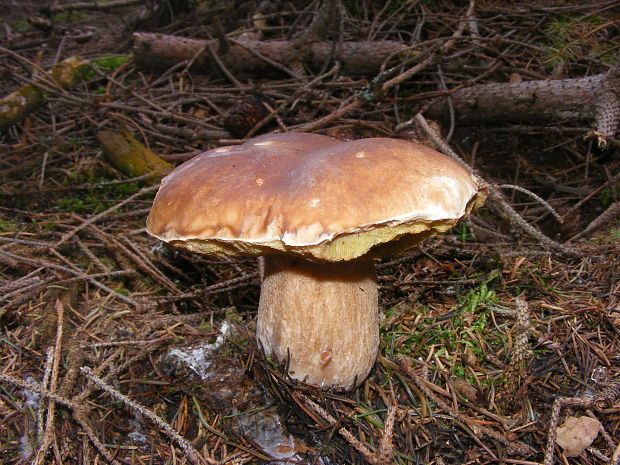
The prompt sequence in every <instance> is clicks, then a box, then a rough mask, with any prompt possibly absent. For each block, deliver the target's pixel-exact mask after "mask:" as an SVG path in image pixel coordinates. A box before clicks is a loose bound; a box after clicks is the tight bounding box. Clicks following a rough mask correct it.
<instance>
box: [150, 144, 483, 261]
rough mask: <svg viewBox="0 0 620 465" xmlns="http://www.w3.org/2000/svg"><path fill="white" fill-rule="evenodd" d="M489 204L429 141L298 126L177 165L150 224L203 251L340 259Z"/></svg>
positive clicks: (396, 246)
mask: <svg viewBox="0 0 620 465" xmlns="http://www.w3.org/2000/svg"><path fill="white" fill-rule="evenodd" d="M483 200H484V193H482V192H481V190H480V187H479V185H478V182H477V181H476V179H475V178H474V176H473V175H472V174H471V173H470V172H469V171H468V170H467V169H466V168H464V167H462V166H461V165H459V164H458V163H456V162H454V161H453V160H451V159H450V158H448V157H446V156H444V155H442V154H440V153H439V152H436V151H435V150H432V149H430V148H428V147H425V146H422V145H417V144H413V143H410V142H406V141H403V140H396V139H386V138H376V139H360V140H355V141H351V142H343V141H340V140H337V139H334V138H331V137H327V136H321V135H317V134H308V133H294V132H293V133H285V134H271V135H266V136H262V137H258V138H255V139H252V140H250V141H248V142H246V143H244V144H242V145H239V146H228V147H220V148H216V149H213V150H209V151H208V152H205V153H203V154H201V155H198V156H197V157H195V158H193V159H192V160H190V161H188V162H186V163H184V164H183V165H181V166H180V167H178V168H177V169H175V170H174V171H173V172H172V173H170V174H169V175H168V176H166V177H165V178H164V179H163V181H162V184H161V187H160V189H159V192H158V193H157V196H156V198H155V201H154V203H153V207H152V209H151V212H150V215H149V218H148V221H147V230H148V232H149V233H150V234H152V235H154V236H156V237H158V238H160V239H162V240H164V241H166V242H170V243H172V244H173V245H175V246H177V247H181V248H185V249H189V250H192V251H195V252H200V253H213V254H227V255H263V254H266V253H274V252H275V253H282V252H286V253H288V254H297V255H300V256H303V257H306V258H309V259H313V258H314V259H320V260H328V261H341V260H350V259H354V258H358V257H361V256H364V255H367V254H370V255H369V256H380V255H383V254H384V253H386V252H392V251H399V250H402V249H405V248H408V247H411V246H414V245H416V244H418V243H420V242H421V241H422V240H424V239H425V238H426V237H428V236H430V235H432V234H434V233H436V232H443V231H446V230H447V229H450V228H451V227H452V226H454V225H455V224H456V223H457V222H458V221H459V220H460V219H461V218H462V217H463V216H465V215H466V214H468V213H469V211H470V210H471V209H472V208H473V207H474V206H476V205H478V204H481V203H482V202H483ZM390 242H391V244H388V243H390Z"/></svg>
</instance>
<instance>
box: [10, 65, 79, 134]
mask: <svg viewBox="0 0 620 465" xmlns="http://www.w3.org/2000/svg"><path fill="white" fill-rule="evenodd" d="M89 69H90V62H89V61H86V60H82V59H81V58H79V57H70V58H67V59H66V60H63V61H61V62H60V63H58V64H56V65H54V66H53V67H52V69H51V70H50V71H49V73H47V74H46V75H45V76H42V77H41V78H39V79H37V82H41V84H43V83H45V82H46V81H47V82H49V81H51V82H52V83H53V84H55V85H57V86H60V87H61V88H63V89H71V88H72V87H74V86H75V85H77V84H78V83H79V82H80V81H82V80H83V79H84V78H85V77H86V74H87V72H88V70H89ZM45 96H46V93H45V92H44V91H43V90H42V89H40V88H39V87H37V85H36V84H27V85H25V86H23V87H21V88H19V89H18V90H16V91H15V92H13V93H12V94H9V95H7V96H6V97H4V98H2V99H0V131H1V130H3V129H6V128H8V127H9V126H11V125H13V124H15V123H17V122H19V121H21V120H23V119H24V118H26V116H28V115H29V114H30V113H32V112H33V111H35V110H36V109H37V108H39V107H40V106H41V105H42V104H43V102H44V100H45Z"/></svg>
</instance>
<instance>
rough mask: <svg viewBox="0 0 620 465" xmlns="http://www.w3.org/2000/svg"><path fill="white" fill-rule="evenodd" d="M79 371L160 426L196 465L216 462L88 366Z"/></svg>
mask: <svg viewBox="0 0 620 465" xmlns="http://www.w3.org/2000/svg"><path fill="white" fill-rule="evenodd" d="M80 371H81V372H82V373H84V374H85V375H86V377H87V378H88V379H89V380H91V381H92V382H93V383H95V384H96V385H97V386H99V387H100V388H101V389H102V390H104V391H105V392H107V393H108V394H110V395H111V396H112V397H114V398H116V399H118V400H120V401H121V402H123V403H124V404H125V405H126V406H128V407H130V408H132V409H133V410H136V411H137V412H138V413H140V415H142V416H144V417H146V418H148V419H149V420H151V421H152V422H153V423H155V424H156V425H157V426H158V427H159V428H161V429H162V430H163V432H164V433H165V434H166V436H168V437H169V438H170V439H172V440H173V441H174V442H176V443H177V445H178V446H179V447H180V448H181V449H183V451H184V452H185V455H186V456H187V458H188V459H190V460H191V462H192V463H194V464H196V465H204V464H205V463H208V464H211V465H215V464H217V462H216V461H215V460H213V459H210V458H203V457H202V456H201V455H200V453H199V452H198V451H197V450H196V449H195V448H194V446H193V445H192V444H191V443H190V442H189V441H188V440H187V439H185V438H184V437H182V436H181V435H179V433H177V432H176V431H175V430H174V429H173V428H172V426H170V425H169V424H168V423H167V422H165V421H164V420H162V419H161V418H160V417H158V416H157V415H155V414H154V413H153V412H151V411H150V410H148V409H146V408H144V407H143V406H141V405H139V404H137V403H136V402H134V401H133V400H131V399H130V398H129V397H127V396H126V395H124V394H122V393H120V392H118V391H117V390H116V389H114V388H113V387H111V386H108V385H107V384H106V383H104V382H103V380H102V379H101V378H99V377H97V376H96V375H95V374H94V373H93V372H92V370H91V369H90V368H89V367H82V368H80Z"/></svg>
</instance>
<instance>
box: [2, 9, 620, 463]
mask: <svg viewBox="0 0 620 465" xmlns="http://www.w3.org/2000/svg"><path fill="white" fill-rule="evenodd" d="M69 3H73V2H70V1H54V2H52V1H43V0H41V1H34V0H30V1H19V2H13V1H11V0H0V18H1V19H0V23H1V24H2V25H3V29H2V31H0V98H2V97H3V96H6V95H8V94H9V93H11V92H14V91H16V90H18V89H19V88H20V87H22V86H24V85H27V84H29V83H33V82H34V83H35V84H34V85H35V86H37V85H40V86H42V87H44V88H45V96H44V97H45V100H44V102H43V103H42V104H41V105H40V106H39V108H37V109H36V110H35V111H33V112H31V113H29V114H28V115H27V116H26V117H25V118H22V119H21V120H20V121H18V122H16V123H15V124H12V125H10V126H9V127H7V128H5V129H4V130H3V131H2V132H0V154H1V155H0V464H2V465H8V464H25V463H35V464H44V463H53V464H63V463H64V464H74V463H80V464H91V463H92V464H95V463H131V464H182V463H194V464H202V463H205V464H225V463H229V464H243V463H263V462H270V461H272V462H278V463H305V464H325V465H328V464H331V465H338V464H349V463H350V464H364V463H370V464H381V463H398V464H420V463H422V464H438V465H441V464H462V463H468V464H489V463H502V464H524V465H528V464H535V463H545V464H548V465H551V464H553V463H558V464H559V463H562V464H568V463H572V464H579V465H586V464H612V465H617V464H619V463H620V260H619V258H618V257H619V256H620V223H619V222H618V217H617V215H616V216H615V218H613V217H612V218H611V221H607V222H603V223H600V224H598V223H597V226H596V227H595V228H591V229H589V230H587V232H585V233H583V231H584V230H585V229H586V228H587V226H588V225H589V224H591V222H592V221H595V220H596V219H597V218H598V217H600V215H601V214H602V213H603V212H605V211H606V210H607V209H608V208H610V206H612V205H617V202H618V201H619V198H620V182H619V178H618V173H619V172H620V157H619V156H618V144H617V142H616V141H615V140H613V139H611V140H610V142H611V143H610V144H609V147H608V148H607V150H604V151H601V150H599V149H598V148H597V147H596V144H595V143H594V141H592V140H584V136H585V135H586V133H587V132H588V131H590V130H591V128H592V124H593V122H592V120H591V119H585V120H584V119H578V120H573V119H568V118H567V119H565V120H562V121H557V120H553V121H521V122H513V123H507V122H501V121H500V122H497V123H495V124H491V123H486V124H484V125H482V124H478V125H473V126H471V125H470V126H468V125H466V124H465V123H460V122H459V123H458V124H456V125H451V124H450V119H449V117H448V118H447V122H443V123H442V126H443V128H442V131H443V136H444V138H447V139H448V143H449V145H450V147H452V149H453V150H454V151H455V152H456V153H457V154H458V155H459V156H460V157H462V158H463V160H464V161H465V162H466V163H467V164H469V166H471V167H472V168H474V169H475V170H477V172H478V173H479V174H480V176H481V177H483V178H484V179H485V180H486V181H488V182H490V183H494V184H496V185H501V186H504V187H502V192H503V193H504V195H505V199H506V200H507V201H508V203H509V204H510V205H511V206H512V207H513V208H514V209H515V210H516V211H517V212H518V213H519V215H521V217H523V218H524V219H525V220H526V221H527V222H528V223H530V224H531V225H533V226H534V227H535V228H536V229H537V230H539V231H540V232H541V233H542V234H544V235H546V236H547V237H548V238H549V239H551V240H552V241H554V243H556V244H561V247H556V248H551V249H550V248H549V247H547V246H546V244H543V243H541V242H540V240H538V239H536V238H534V237H533V236H531V235H530V234H528V233H526V232H524V230H523V229H522V228H520V227H519V225H518V224H515V223H514V221H511V220H510V219H508V218H506V217H503V216H501V215H499V214H497V213H496V211H495V210H493V209H492V208H491V205H489V206H485V207H483V208H481V209H480V210H478V211H477V212H476V213H475V214H474V215H473V216H472V217H471V218H470V219H468V220H466V221H464V222H463V223H462V224H460V225H459V226H457V227H456V228H455V229H454V230H453V231H451V232H449V233H447V234H445V235H443V236H439V237H436V238H433V239H431V240H429V241H427V242H426V243H424V244H423V245H422V246H420V247H418V248H416V249H414V250H411V251H409V252H408V253H406V254H403V255H401V256H395V257H388V258H386V259H385V260H383V261H382V262H381V263H380V264H379V265H378V275H379V284H380V307H381V313H382V315H383V316H382V322H381V329H380V338H381V342H380V348H379V356H378V360H377V363H376V364H375V366H374V368H373V370H372V372H371V375H370V376H369V377H368V379H367V380H365V381H364V382H363V383H362V384H361V385H360V386H359V387H358V388H357V389H355V390H353V391H352V392H346V393H341V392H340V393H339V392H326V391H322V390H320V389H318V388H317V387H315V386H312V385H307V384H303V383H299V382H294V381H292V380H290V379H288V378H287V376H286V375H285V374H284V373H283V371H282V370H281V368H279V367H278V366H277V365H275V364H273V363H272V362H271V361H270V360H268V359H266V358H265V357H264V355H263V354H262V353H261V352H260V350H258V348H257V347H256V343H255V341H254V338H253V333H254V330H255V321H256V310H257V305H258V296H259V290H260V288H259V277H258V272H257V264H256V260H255V259H253V258H247V259H232V258H218V257H211V256H204V255H203V256H199V255H197V254H191V253H189V252H186V251H175V250H171V249H168V248H166V247H164V246H162V245H161V244H160V243H159V241H158V240H156V239H155V238H153V237H151V236H149V235H148V234H147V233H146V232H145V221H146V217H147V215H148V212H149V207H150V205H151V203H152V201H153V198H154V195H155V191H156V186H153V185H151V184H149V183H148V182H147V181H148V179H147V178H148V177H145V176H139V175H138V176H133V177H130V176H128V175H126V174H124V173H123V172H121V171H119V170H118V169H117V168H115V167H114V166H112V164H111V163H110V162H109V161H108V159H107V158H106V157H105V156H104V154H103V152H102V148H101V145H100V144H99V142H98V139H97V134H98V133H100V132H101V131H103V130H106V131H112V132H115V133H118V132H119V131H129V132H130V133H132V134H133V135H134V136H135V137H136V139H137V140H139V141H140V142H141V143H142V144H144V145H145V146H147V147H148V148H150V149H151V150H152V151H153V152H154V153H156V154H157V155H159V156H161V157H162V158H163V159H166V160H168V161H169V162H171V163H173V164H175V165H176V164H180V162H181V160H184V159H187V158H189V157H191V156H192V155H193V154H195V153H197V152H200V151H203V150H207V149H210V148H214V147H218V146H221V145H230V144H237V143H241V142H242V140H241V139H238V138H235V137H233V136H231V135H228V133H226V132H223V131H225V130H224V121H225V118H226V115H227V112H228V111H229V109H230V108H232V107H234V106H235V105H237V104H239V102H240V101H241V100H242V99H243V98H244V96H247V95H248V94H251V93H260V94H261V95H263V96H265V97H267V98H268V99H270V101H271V103H272V104H273V105H274V106H275V107H277V108H278V112H277V115H276V116H277V117H276V118H275V121H272V122H270V123H269V124H267V125H266V126H264V127H263V128H261V129H260V130H259V131H258V132H257V133H258V134H260V133H264V132H269V131H274V130H280V131H282V130H299V129H304V128H307V127H309V126H308V125H309V124H310V125H312V126H311V127H312V129H313V131H314V132H317V133H321V134H326V135H331V136H335V137H339V138H342V139H357V138H361V137H377V136H381V137H386V136H387V137H396V138H410V137H412V133H413V131H412V130H411V128H410V125H407V124H402V123H404V122H406V121H407V120H410V119H411V118H413V117H414V116H415V114H416V113H417V112H418V111H420V110H424V108H426V107H427V106H428V105H429V104H430V102H431V101H433V99H437V98H442V96H445V95H447V94H449V93H450V92H449V91H450V90H452V89H456V88H458V87H460V86H469V85H472V84H473V83H476V84H482V83H506V82H509V81H511V80H516V81H518V80H532V79H559V78H580V77H584V76H591V75H596V74H599V73H604V72H606V71H607V70H608V69H610V68H611V67H612V66H614V65H616V64H617V60H618V56H620V55H619V48H620V45H619V44H620V27H619V23H620V6H619V3H618V2H612V1H602V2H597V3H592V2H587V3H586V2H583V3H579V2H571V1H567V2H557V4H556V5H552V4H551V3H550V2H545V1H540V2H535V1H532V2H529V1H527V2H502V1H497V0H492V1H476V2H472V3H470V4H467V3H465V2H446V1H387V2H383V1H373V0H351V1H349V0H346V1H343V2H342V3H341V5H342V9H340V10H338V11H339V14H338V16H337V17H336V19H337V21H336V22H335V24H336V29H335V30H333V31H331V32H328V33H327V35H326V36H325V37H326V39H327V40H332V39H346V40H394V41H397V42H400V43H403V44H406V45H411V46H414V47H412V49H415V50H417V51H421V52H422V55H419V56H417V55H413V56H411V57H409V58H408V59H406V60H403V61H402V62H401V63H400V64H398V65H397V66H396V68H395V69H394V70H393V73H394V74H392V75H391V77H393V76H394V75H396V76H398V75H403V73H408V72H409V71H411V70H413V71H411V72H410V73H409V74H408V75H407V79H405V80H403V81H402V82H400V83H399V84H398V85H396V86H394V87H392V88H390V89H389V91H388V92H384V93H382V94H381V93H377V92H375V89H376V82H377V81H373V79H374V78H375V77H376V76H375V75H362V76H359V75H357V76H356V75H354V73H353V74H346V73H345V72H344V71H340V70H339V69H338V68H334V67H333V66H334V65H333V63H326V66H325V67H324V69H320V70H317V69H311V68H306V69H305V70H303V73H302V74H301V75H299V76H297V77H291V76H287V75H286V74H283V73H282V72H281V70H278V69H274V70H273V71H272V72H267V73H261V74H259V75H244V74H241V73H239V74H237V75H235V74H234V73H233V75H232V76H226V75H225V74H223V73H222V72H219V71H217V70H216V71H213V72H209V73H199V72H194V71H193V70H192V69H190V67H189V66H188V64H187V63H181V65H180V66H175V67H174V68H173V69H170V70H160V71H157V70H149V69H144V68H140V67H138V66H137V64H136V63H135V61H134V59H133V55H132V49H131V40H132V33H133V32H138V31H144V32H160V33H166V34H175V35H182V36H186V37H192V38H202V39H205V38H211V37H220V38H221V37H222V31H223V34H226V35H228V36H230V37H233V36H234V37H238V36H239V35H240V34H242V33H252V34H259V35H260V37H261V38H262V39H263V40H269V39H279V38H288V39H291V38H294V37H295V34H296V33H299V32H300V31H304V30H305V28H307V27H308V25H309V24H310V23H311V20H312V18H313V17H315V13H316V12H317V11H320V10H318V8H320V7H321V2H318V1H313V2H310V1H295V0H294V1H290V2H284V1H282V2H280V1H272V2H258V1H256V2H252V1H247V2H244V1H233V0H229V1H224V0H222V1H212V2H203V3H201V2H195V3H197V4H194V3H192V4H187V2H183V1H172V0H171V1H165V2H157V1H147V0H144V1H134V2H127V3H128V4H127V5H126V6H116V7H114V6H115V5H114V4H115V3H117V1H116V0H114V1H109V2H106V1H104V0H100V2H99V3H100V5H101V6H102V7H101V8H100V9H93V8H89V7H88V5H86V7H85V8H81V7H75V8H72V9H67V8H66V5H68V4H69ZM84 3H88V2H84ZM93 3H94V2H93ZM326 3H329V2H326ZM335 3H336V2H332V4H335ZM161 4H164V5H165V6H166V8H165V9H164V10H162V11H156V12H155V13H153V14H151V13H152V11H150V10H149V8H150V9H151V10H152V9H153V8H155V9H156V7H157V5H161ZM53 6H55V8H56V9H53V8H52V7H53ZM82 6H84V5H82ZM44 7H47V9H46V8H44ZM258 7H260V8H261V10H260V13H261V14H262V15H263V16H264V20H261V21H258V20H257V11H258V10H257V8H258ZM468 10H469V11H468ZM462 25H465V27H464V29H462V34H461V36H462V40H457V41H455V42H454V43H450V44H449V46H446V47H445V48H442V49H441V50H440V52H438V53H435V52H432V50H435V51H437V48H433V47H436V46H437V44H439V45H443V44H446V43H448V42H449V40H450V39H451V38H453V35H454V33H455V31H457V30H458V29H459V27H461V26H462ZM425 53H426V54H425ZM71 56H79V57H80V58H81V59H83V60H87V61H88V63H89V65H88V73H86V75H85V76H84V77H83V79H82V80H81V82H79V83H78V84H77V85H75V86H73V87H72V88H61V87H59V86H55V87H54V86H51V87H50V85H49V83H48V84H47V86H44V85H43V84H37V82H39V81H37V79H38V78H40V77H41V75H42V74H45V72H44V70H49V69H51V68H52V66H54V65H55V64H56V63H58V62H59V61H61V60H64V59H66V58H69V57H71ZM429 57H430V59H429V60H428V62H427V63H426V65H425V66H419V68H415V67H416V66H417V65H419V64H420V63H421V62H422V61H423V60H425V59H426V58H429ZM360 60H361V61H363V60H364V57H360ZM317 76H320V78H317ZM231 77H232V79H231ZM381 79H382V77H381V76H379V77H378V81H379V82H385V81H381ZM373 86H374V87H373ZM347 99H349V100H347ZM347 101H348V102H352V101H356V102H358V103H359V104H357V105H355V106H354V107H351V109H350V111H344V112H341V113H335V112H336V110H338V109H339V108H342V107H341V104H342V102H347ZM0 110H1V109H0ZM334 114H336V115H337V117H335V118H332V119H330V118H327V119H323V118H325V117H328V116H329V115H334ZM321 121H322V122H321ZM317 122H319V123H317ZM397 128H398V129H397ZM431 139H432V138H431ZM431 141H432V140H431ZM515 186H516V187H515ZM528 192H531V193H534V194H536V197H534V196H532V195H530V194H529V193H528ZM560 220H561V221H560ZM575 236H577V238H575Z"/></svg>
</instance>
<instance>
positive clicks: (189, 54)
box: [133, 33, 410, 75]
mask: <svg viewBox="0 0 620 465" xmlns="http://www.w3.org/2000/svg"><path fill="white" fill-rule="evenodd" d="M133 41H134V44H133V53H134V56H135V61H136V64H137V65H138V66H140V67H143V68H148V69H166V68H170V67H171V66H174V65H176V64H178V63H182V62H187V63H192V66H191V69H192V70H193V71H200V72H212V71H216V70H218V69H220V67H219V66H218V65H217V63H215V62H214V60H213V56H212V54H211V53H210V51H214V50H217V48H218V41H217V40H215V39H214V40H199V39H188V38H186V37H179V36H172V35H164V34H151V33H135V34H134V35H133ZM229 42H230V43H229V47H228V49H227V51H226V52H225V53H223V54H221V56H219V58H220V60H221V62H222V64H223V65H224V67H225V68H226V69H228V70H230V71H232V72H238V73H245V74H254V75H256V74H259V73H264V72H273V71H274V70H275V69H276V67H278V66H277V65H280V66H285V67H292V68H293V69H294V68H295V66H292V65H294V64H295V63H297V62H299V60H302V61H303V62H304V63H305V64H306V65H308V66H309V67H310V68H313V69H321V68H322V67H323V65H324V64H325V62H327V61H330V60H334V61H340V62H341V63H342V70H343V72H344V73H347V74H353V75H361V74H375V73H377V72H378V71H379V69H380V68H381V65H382V64H383V63H384V62H386V61H390V60H394V59H397V58H400V59H402V58H403V57H404V56H406V55H407V52H408V51H409V50H410V47H408V46H406V45H403V44H401V43H400V42H396V41H389V40H382V41H361V42H343V43H342V44H341V45H339V46H337V47H335V50H332V49H333V48H334V47H333V44H332V43H331V42H326V41H321V42H314V43H310V44H308V46H307V48H306V50H302V49H300V48H299V47H298V46H297V42H294V41H287V40H271V41H259V40H239V41H234V42H232V41H229ZM332 51H333V54H332Z"/></svg>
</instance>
